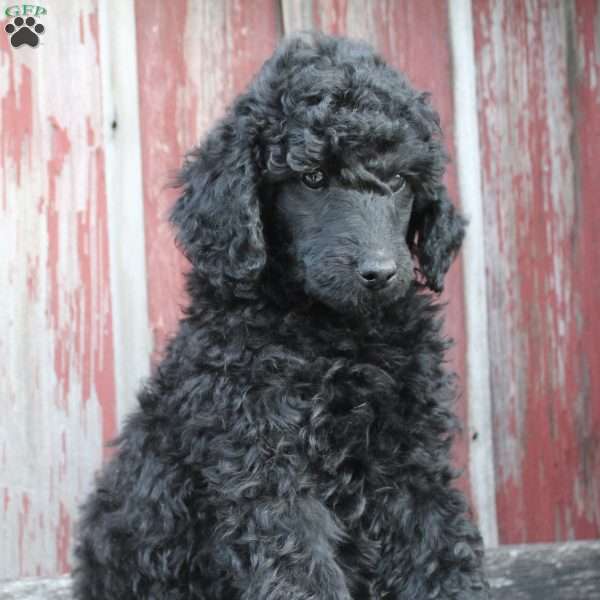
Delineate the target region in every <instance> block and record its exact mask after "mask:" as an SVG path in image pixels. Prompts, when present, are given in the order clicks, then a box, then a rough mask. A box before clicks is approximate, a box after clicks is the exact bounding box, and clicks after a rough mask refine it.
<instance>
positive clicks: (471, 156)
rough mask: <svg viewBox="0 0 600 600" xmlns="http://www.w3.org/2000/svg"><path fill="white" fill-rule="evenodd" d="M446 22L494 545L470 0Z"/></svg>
mask: <svg viewBox="0 0 600 600" xmlns="http://www.w3.org/2000/svg"><path fill="white" fill-rule="evenodd" d="M449 7H450V28H451V32H452V35H451V40H452V56H453V64H454V68H453V75H454V78H453V80H454V81H453V83H454V111H455V113H454V116H455V128H456V142H455V143H456V163H457V165H458V180H459V189H460V195H461V204H462V206H463V209H464V211H465V213H466V214H467V215H469V228H468V231H467V235H466V237H465V242H464V245H463V265H464V269H463V272H464V294H465V304H466V329H467V390H468V394H467V401H468V408H469V425H470V430H471V431H474V432H477V435H476V436H474V438H472V439H471V443H470V445H469V475H470V478H471V489H472V494H473V498H474V504H475V506H476V507H477V508H478V511H477V516H478V520H479V528H480V530H481V534H482V536H483V539H484V541H485V543H486V545H487V546H488V547H493V546H497V545H498V517H497V513H496V485H495V466H494V448H493V428H492V398H491V390H490V373H489V363H490V356H489V338H488V327H487V294H486V274H485V257H484V247H485V242H484V237H485V232H484V227H483V198H482V194H481V168H480V166H481V156H480V145H479V131H478V119H477V92H476V75H475V51H474V47H473V23H472V10H471V1H470V0H453V1H452V2H450V4H449Z"/></svg>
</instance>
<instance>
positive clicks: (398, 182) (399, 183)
mask: <svg viewBox="0 0 600 600" xmlns="http://www.w3.org/2000/svg"><path fill="white" fill-rule="evenodd" d="M390 188H392V191H394V192H401V191H402V190H403V189H405V188H406V179H405V178H404V176H402V175H401V174H400V173H396V174H395V175H394V176H393V177H392V180H391V181H390Z"/></svg>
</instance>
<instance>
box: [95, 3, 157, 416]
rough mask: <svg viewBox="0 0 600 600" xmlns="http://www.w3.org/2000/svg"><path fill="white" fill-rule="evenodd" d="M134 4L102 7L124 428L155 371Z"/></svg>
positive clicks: (116, 346)
mask: <svg viewBox="0 0 600 600" xmlns="http://www.w3.org/2000/svg"><path fill="white" fill-rule="evenodd" d="M135 30H136V21H135V6H134V0H123V1H122V2H116V3H108V2H100V3H99V31H100V65H101V72H102V101H103V132H104V148H105V161H106V162H105V164H106V193H107V203H108V228H109V249H110V281H111V299H112V316H113V339H114V361H115V379H116V382H115V383H116V386H115V387H116V394H117V402H116V412H117V418H118V420H119V422H122V420H123V417H124V415H126V414H127V413H128V412H129V411H130V410H131V408H132V407H133V406H135V395H136V391H137V390H138V388H139V385H140V380H141V379H142V378H143V377H146V376H147V375H148V372H149V366H150V363H149V357H150V352H151V345H152V341H151V334H150V325H149V316H148V293H147V268H146V258H145V256H146V247H145V237H144V198H143V188H142V157H141V136H140V115H139V85H138V67H137V44H136V36H135V34H134V33H135Z"/></svg>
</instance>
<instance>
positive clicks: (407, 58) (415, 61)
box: [282, 0, 479, 495]
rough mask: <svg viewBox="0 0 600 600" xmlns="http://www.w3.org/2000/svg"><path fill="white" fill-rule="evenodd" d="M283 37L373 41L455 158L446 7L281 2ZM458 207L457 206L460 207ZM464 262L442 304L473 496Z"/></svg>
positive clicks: (458, 450)
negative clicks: (431, 110)
mask: <svg viewBox="0 0 600 600" xmlns="http://www.w3.org/2000/svg"><path fill="white" fill-rule="evenodd" d="M282 7H283V22H284V26H285V32H286V33H290V32H292V31H298V30H303V29H317V30H320V31H324V32H326V33H330V34H336V35H347V36H349V37H355V38H361V39H364V40H367V41H368V42H370V43H371V44H372V45H373V46H374V47H375V48H376V49H377V50H378V51H379V52H380V53H381V54H382V55H383V56H384V58H385V59H386V60H387V61H388V62H389V64H390V65H392V66H393V67H395V68H397V69H399V70H400V71H402V72H403V73H405V74H406V75H407V76H408V78H409V80H410V81H411V82H412V84H413V85H414V86H415V87H417V88H418V89H421V90H423V91H428V92H430V93H431V96H432V104H433V105H434V106H435V107H436V109H437V110H438V112H439V114H440V119H441V123H442V128H443V130H444V137H445V140H446V143H447V146H448V149H449V152H450V155H451V156H454V155H455V149H454V141H453V138H454V123H453V115H454V106H453V99H452V68H451V53H450V40H449V29H448V14H447V6H446V4H445V3H440V2H438V1H437V0H423V1H419V2H411V1H409V0H402V1H395V0H366V1H365V0H324V1H319V2H316V1H315V2H304V1H303V0H282ZM446 184H447V186H448V190H449V192H450V194H451V196H452V197H453V198H455V199H457V198H458V186H457V175H456V168H455V164H454V163H451V164H450V165H449V168H448V172H447V175H446ZM457 203H458V202H457ZM461 261H462V259H458V260H457V261H456V262H455V264H454V266H453V267H452V269H451V270H450V273H449V275H448V277H447V278H446V289H445V291H444V293H443V294H442V298H441V299H442V301H444V302H448V305H447V307H446V315H447V320H446V328H445V331H446V333H447V335H449V336H450V337H451V338H453V339H454V340H455V341H456V345H455V346H454V348H453V349H452V351H451V353H450V362H451V364H452V366H453V368H454V369H455V370H456V371H457V372H458V374H459V377H460V379H461V381H462V382H463V383H462V384H460V389H461V390H462V393H461V399H460V402H459V405H458V407H457V408H458V413H459V416H460V418H461V420H462V421H463V423H464V424H465V426H466V428H465V434H464V435H463V436H461V438H459V439H458V440H457V443H456V444H455V449H454V451H455V457H456V463H457V464H458V465H459V466H460V467H461V468H463V469H465V473H464V475H463V476H462V477H461V479H460V480H459V484H460V487H461V488H462V489H463V490H464V491H465V492H467V494H469V495H470V486H469V477H468V472H467V471H466V468H467V462H468V448H469V437H470V436H473V435H478V433H479V432H475V431H470V430H469V428H468V415H467V402H466V392H465V384H464V382H465V378H466V365H465V355H466V338H465V304H464V297H463V293H462V286H463V284H462V262H461Z"/></svg>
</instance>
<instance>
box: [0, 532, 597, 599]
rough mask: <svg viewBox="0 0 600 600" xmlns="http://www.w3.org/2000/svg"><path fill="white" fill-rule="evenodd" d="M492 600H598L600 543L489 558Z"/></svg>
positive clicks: (25, 587) (40, 594) (42, 588)
mask: <svg viewBox="0 0 600 600" xmlns="http://www.w3.org/2000/svg"><path fill="white" fill-rule="evenodd" d="M486 564H487V570H488V575H489V579H490V585H491V588H492V593H491V598H492V600H509V599H510V600H600V540H595V541H589V542H569V543H565V544H527V545H523V546H502V547H500V548H497V549H494V550H490V551H488V553H487V558H486ZM69 588H70V581H69V577H68V576H64V577H58V578H53V579H41V578H36V579H22V580H19V581H0V600H71V594H70V590H69Z"/></svg>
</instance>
